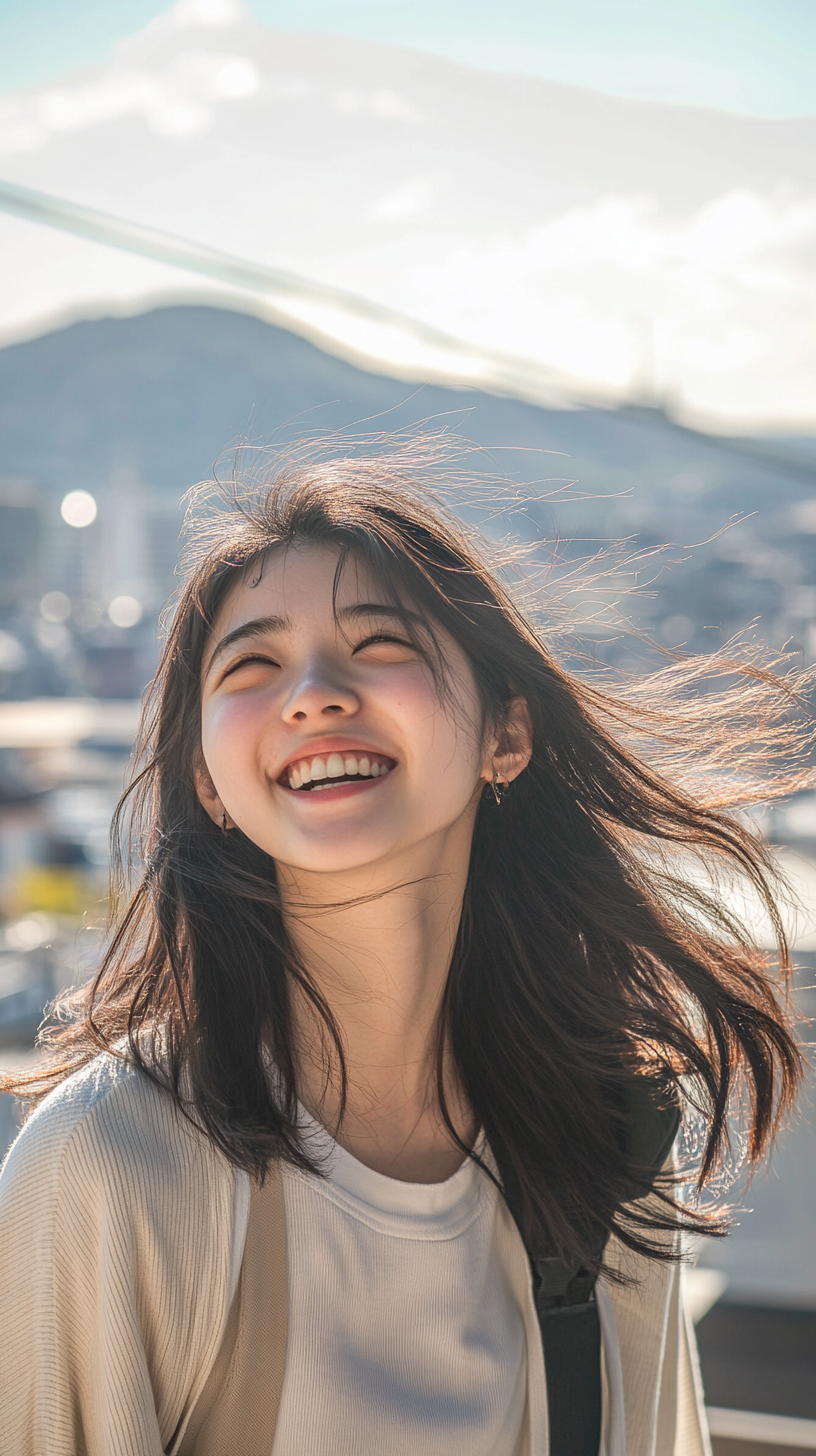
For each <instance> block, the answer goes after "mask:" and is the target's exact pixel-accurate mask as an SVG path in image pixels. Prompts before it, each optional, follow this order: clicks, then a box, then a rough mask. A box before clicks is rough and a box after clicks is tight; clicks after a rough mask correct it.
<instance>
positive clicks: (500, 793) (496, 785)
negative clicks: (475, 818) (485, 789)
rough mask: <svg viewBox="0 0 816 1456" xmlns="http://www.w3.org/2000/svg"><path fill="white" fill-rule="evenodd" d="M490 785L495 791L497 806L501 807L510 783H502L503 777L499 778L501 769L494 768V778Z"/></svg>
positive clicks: (494, 796)
mask: <svg viewBox="0 0 816 1456" xmlns="http://www.w3.org/2000/svg"><path fill="white" fill-rule="evenodd" d="M489 787H490V789H491V790H492V792H493V798H494V799H495V800H496V806H497V807H498V808H500V807H501V801H502V799H503V798H504V796H505V794H506V793H507V790H508V789H509V787H510V785H509V784H504V783H502V781H501V779H500V778H499V770H498V769H497V768H494V770H493V779H492V781H491V783H490V785H489Z"/></svg>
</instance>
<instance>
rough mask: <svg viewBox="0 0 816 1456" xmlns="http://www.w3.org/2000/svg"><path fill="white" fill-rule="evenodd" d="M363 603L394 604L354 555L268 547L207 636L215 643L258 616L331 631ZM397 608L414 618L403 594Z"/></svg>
mask: <svg viewBox="0 0 816 1456" xmlns="http://www.w3.org/2000/svg"><path fill="white" fill-rule="evenodd" d="M341 561H342V567H341ZM339 567H340V568H341V569H339V570H338V568H339ZM368 603H370V604H372V605H379V606H386V607H391V606H393V605H395V599H394V596H393V592H392V591H388V590H387V589H386V590H383V586H382V584H380V583H378V581H377V579H376V577H375V575H374V573H373V571H372V570H371V568H370V567H368V566H367V565H366V563H365V562H364V561H362V560H360V558H359V557H357V556H355V555H354V554H353V553H350V552H346V553H342V554H341V551H340V548H339V547H334V546H329V545H327V546H316V545H315V546H313V545H310V544H308V543H304V544H303V545H300V544H295V545H289V546H280V547H273V548H272V549H271V550H270V551H268V552H267V553H266V555H265V556H264V557H263V558H261V559H259V560H258V561H256V562H254V563H253V564H252V565H251V566H249V567H248V568H247V570H246V571H245V572H243V573H242V574H241V575H240V576H239V577H238V579H237V580H236V581H234V582H233V584H232V585H231V587H230V588H229V590H228V591H227V594H226V596H225V598H224V600H223V601H222V603H221V605H220V607H219V609H218V611H217V613H216V616H215V621H214V623H213V627H212V631H211V633H210V637H211V640H214V641H216V642H217V641H219V640H220V639H221V638H223V636H224V634H225V633H230V632H233V631H234V630H235V629H236V628H237V627H240V626H241V624H242V623H244V622H249V621H254V620H256V619H258V618H260V617H263V618H269V619H272V618H274V619H276V621H277V622H278V623H279V624H280V627H281V628H282V629H286V630H295V631H296V630H297V629H298V628H299V627H303V626H309V627H314V626H315V625H321V624H323V625H327V624H329V623H331V624H332V626H334V625H336V622H335V618H336V617H339V618H341V619H342V616H343V615H344V614H345V612H346V611H347V610H348V609H349V608H353V607H355V606H357V605H363V604H368ZM400 605H401V606H402V607H404V608H407V609H408V613H409V615H411V616H414V612H412V611H411V605H412V604H411V602H410V600H409V599H407V598H406V597H405V596H404V594H403V593H400ZM417 615H419V614H417Z"/></svg>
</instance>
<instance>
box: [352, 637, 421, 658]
mask: <svg viewBox="0 0 816 1456" xmlns="http://www.w3.org/2000/svg"><path fill="white" fill-rule="evenodd" d="M378 649H379V650H378ZM369 650H371V651H372V652H373V654H374V655H375V656H376V657H377V660H378V661H382V660H383V659H384V658H386V659H388V660H396V661H399V662H404V661H405V658H406V655H410V656H413V657H416V656H418V655H419V654H418V651H417V648H416V646H415V645H414V643H413V642H407V641H406V640H405V638H404V637H397V636H395V635H394V634H393V633H390V632H375V633H373V634H372V636H371V637H366V638H364V640H363V641H362V642H358V644H357V646H356V647H355V649H354V652H353V653H352V656H354V657H356V656H357V654H358V653H360V652H368V651H369Z"/></svg>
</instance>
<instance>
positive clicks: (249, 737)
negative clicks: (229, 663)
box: [201, 694, 259, 788]
mask: <svg viewBox="0 0 816 1456" xmlns="http://www.w3.org/2000/svg"><path fill="white" fill-rule="evenodd" d="M258 732H259V729H258V714H257V713H255V712H253V711H252V705H251V704H250V703H249V702H248V701H247V700H246V699H243V700H241V699H240V698H239V697H238V696H237V694H236V696H235V697H232V698H224V699H222V700H221V701H220V702H218V703H214V704H212V705H210V706H209V707H207V708H205V710H204V712H203V714H202V718H201V747H202V750H203V753H204V760H205V762H206V764H207V767H208V769H209V771H210V774H211V776H212V778H213V781H214V783H215V786H216V788H218V786H219V779H220V780H221V781H222V782H223V783H227V782H234V781H235V780H236V779H240V778H241V776H242V775H243V773H245V772H246V771H247V770H248V769H250V770H251V769H252V768H253V767H254V764H255V762H256V756H257V755H256V746H257V741H258Z"/></svg>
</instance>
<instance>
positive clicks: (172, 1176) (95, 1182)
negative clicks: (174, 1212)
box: [0, 1053, 233, 1215]
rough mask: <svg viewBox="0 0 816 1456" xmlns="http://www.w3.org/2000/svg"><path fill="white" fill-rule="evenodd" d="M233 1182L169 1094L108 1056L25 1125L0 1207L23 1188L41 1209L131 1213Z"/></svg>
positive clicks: (201, 1196)
mask: <svg viewBox="0 0 816 1456" xmlns="http://www.w3.org/2000/svg"><path fill="white" fill-rule="evenodd" d="M232 1184H233V1172H232V1169H231V1168H230V1166H229V1164H228V1163H227V1162H226V1159H224V1158H223V1157H222V1155H221V1154H220V1153H218V1152H217V1151H216V1150H215V1149H214V1148H213V1146H212V1144H211V1143H210V1142H209V1140H208V1139H207V1138H206V1137H205V1136H204V1135H203V1133H201V1132H200V1131H199V1129H198V1128H196V1127H195V1126H194V1124H193V1123H192V1122H191V1121H190V1119H189V1118H186V1117H185V1116H184V1114H183V1113H182V1112H181V1110H180V1108H179V1107H178V1105H177V1103H176V1101H175V1099H174V1098H173V1097H172V1096H171V1095H170V1093H169V1092H167V1091H165V1090H164V1089H163V1088H162V1087H160V1086H158V1085H157V1084H156V1083H155V1082H154V1081H153V1080H152V1079H151V1078H150V1077H148V1076H147V1075H146V1074H145V1073H144V1072H142V1071H141V1070H139V1069H138V1068H137V1067H135V1066H133V1065H132V1064H131V1063H129V1062H128V1061H126V1060H124V1059H122V1058H121V1057H117V1056H114V1055H111V1054H108V1053H104V1054H102V1055H100V1056H99V1057H97V1058H95V1059H94V1061H92V1062H90V1063H89V1064H88V1065H87V1066H85V1067H83V1068H81V1070H79V1071H78V1072H75V1073H74V1074H73V1075H72V1076H70V1077H68V1078H66V1080H65V1081H64V1082H63V1083H62V1084H61V1085H60V1086H59V1087H57V1088H55V1089H54V1091H53V1092H51V1093H50V1094H49V1096H48V1097H46V1098H45V1099H44V1101H43V1102H42V1103H41V1104H40V1106H39V1107H38V1108H37V1110H36V1112H35V1113H34V1114H33V1115H32V1116H31V1117H30V1118H29V1120H28V1122H27V1123H26V1124H25V1126H24V1127H23V1129H22V1132H21V1133H20V1134H19V1136H18V1137H17V1139H16V1141H15V1143H14V1144H13V1146H12V1148H11V1151H10V1152H9V1154H8V1157H7V1159H6V1162H5V1164H4V1166H3V1171H2V1175H1V1176H0V1211H1V1210H2V1207H3V1204H4V1203H5V1202H6V1200H7V1199H8V1198H11V1199H12V1200H13V1201H14V1202H17V1201H18V1197H19V1195H21V1194H22V1192H23V1190H24V1189H25V1190H28V1191H30V1192H31V1193H32V1194H36V1196H37V1200H38V1202H39V1204H40V1206H41V1207H42V1206H43V1205H48V1204H49V1203H51V1204H52V1206H56V1205H58V1204H60V1203H65V1202H68V1203H69V1204H70V1205H72V1206H74V1207H77V1208H80V1207H81V1206H82V1205H83V1204H85V1205H87V1204H88V1203H89V1202H92V1203H93V1204H94V1205H95V1206H97V1207H98V1206H99V1205H100V1203H102V1204H105V1205H107V1206H108V1207H109V1208H110V1209H111V1210H113V1209H115V1208H116V1207H117V1206H119V1207H121V1209H122V1211H123V1212H124V1211H125V1210H126V1209H127V1210H128V1211H129V1213H130V1214H131V1215H132V1214H133V1213H134V1212H135V1211H136V1210H138V1209H142V1210H145V1209H147V1208H149V1207H150V1208H152V1209H153V1210H154V1212H156V1211H158V1209H159V1207H160V1206H162V1205H166V1206H167V1208H168V1210H169V1209H170V1208H171V1207H172V1206H173V1205H174V1204H175V1206H176V1207H178V1203H179V1200H181V1201H182V1204H186V1205H187V1206H188V1207H189V1206H194V1205H207V1204H212V1203H213V1201H214V1202H216V1203H219V1202H221V1201H223V1199H224V1198H227V1199H229V1198H231V1196H232ZM49 1194H50V1197H49ZM219 1195H220V1196H219Z"/></svg>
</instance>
